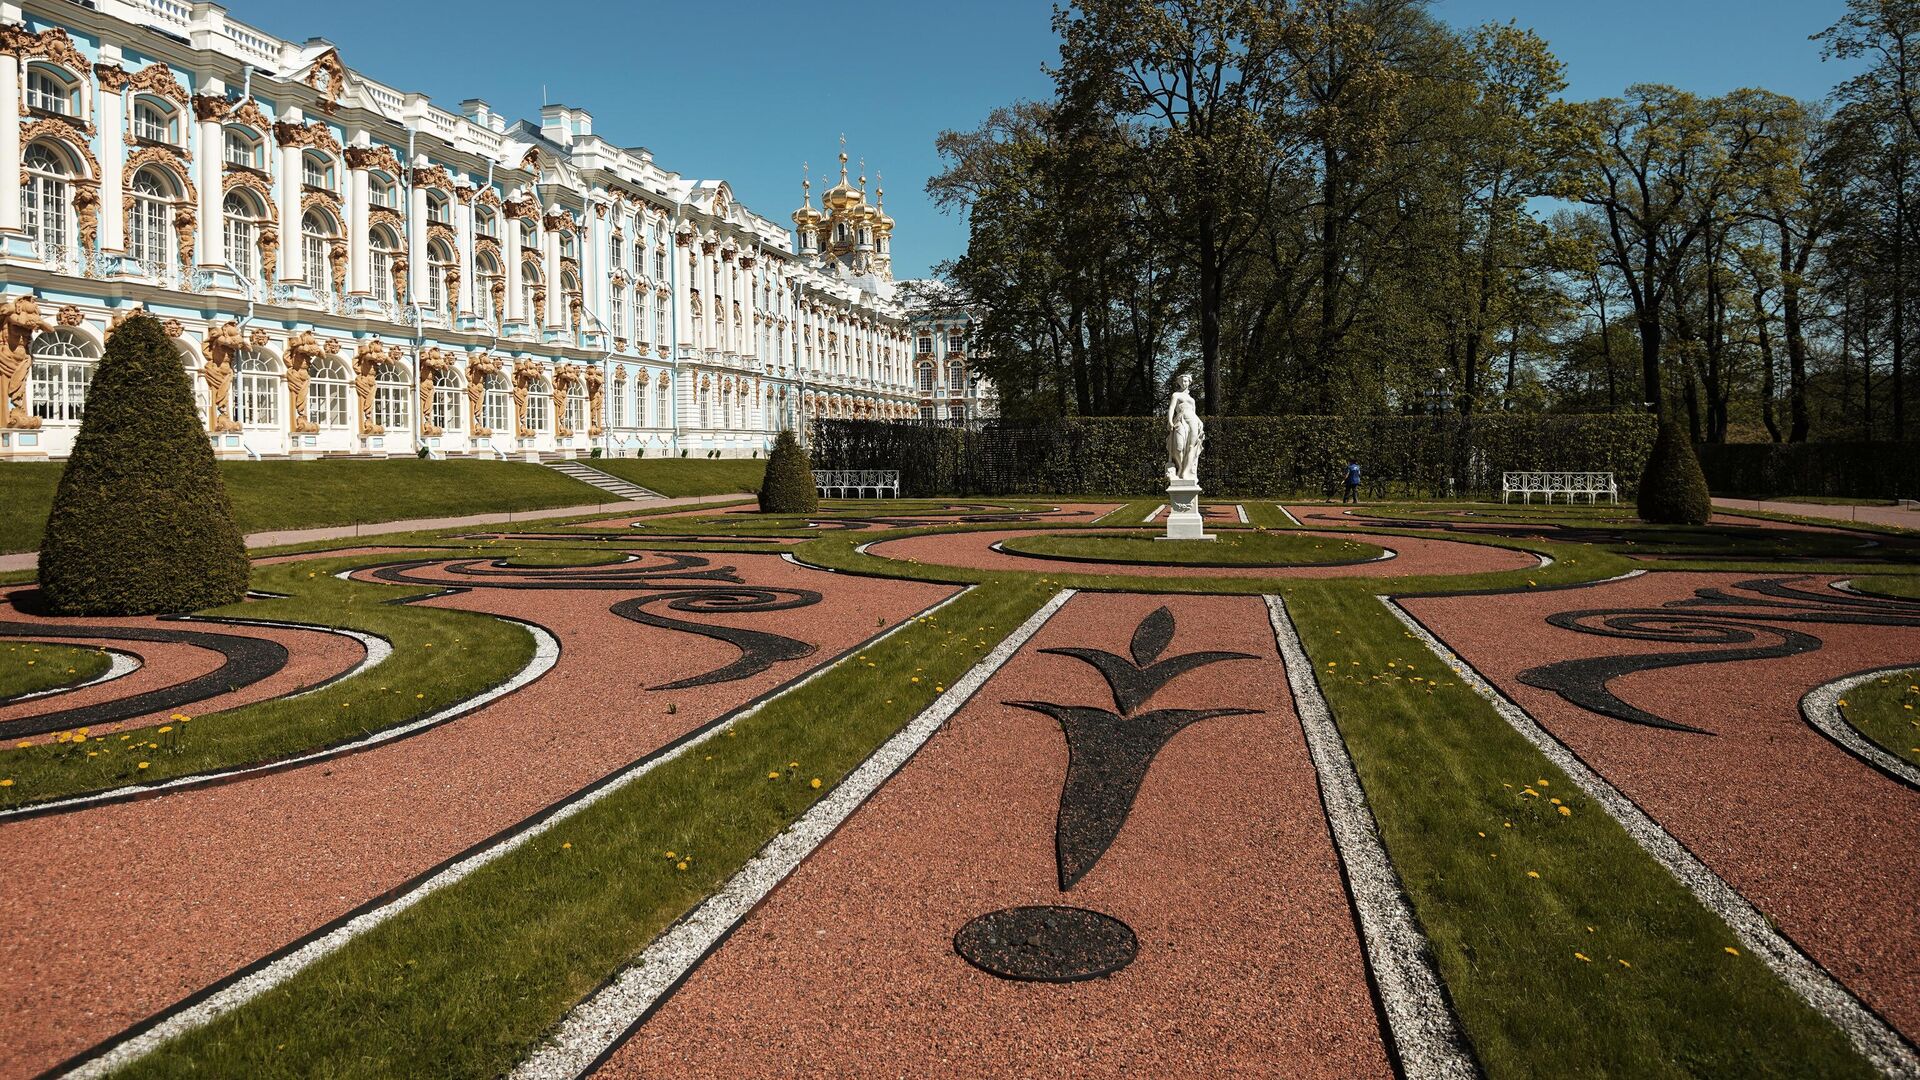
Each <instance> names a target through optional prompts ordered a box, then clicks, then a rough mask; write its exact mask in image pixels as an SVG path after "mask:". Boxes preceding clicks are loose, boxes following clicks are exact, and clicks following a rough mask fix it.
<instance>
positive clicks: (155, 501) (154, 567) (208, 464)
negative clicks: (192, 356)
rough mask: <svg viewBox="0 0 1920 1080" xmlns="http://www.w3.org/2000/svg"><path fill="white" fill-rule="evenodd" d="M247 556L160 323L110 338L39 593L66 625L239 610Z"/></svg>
mask: <svg viewBox="0 0 1920 1080" xmlns="http://www.w3.org/2000/svg"><path fill="white" fill-rule="evenodd" d="M247 572H248V565H247V550H246V545H245V543H244V542H243V541H242V539H241V537H240V530H239V528H238V527H237V526H236V525H235V524H234V520H233V507H232V504H231V503H230V502H229V501H228V498H227V488H226V483H225V481H224V480H222V479H221V476H220V468H219V465H218V463H217V462H215V461H214V457H213V447H212V445H211V444H210V443H209V442H208V441H207V433H206V430H205V429H204V428H203V427H202V426H201V424H200V416H199V412H198V410H197V409H196V407H195V405H194V401H193V384H192V382H191V381H190V379H189V377H188V375H187V372H186V369H185V368H184V367H182V366H181V364H180V357H179V354H178V353H177V352H175V351H174V346H173V342H171V341H169V340H168V339H167V335H166V332H165V331H164V330H162V329H161V327H160V322H159V320H157V319H154V318H152V317H151V316H147V315H136V316H134V317H133V318H131V319H128V320H127V321H126V322H124V323H122V324H121V326H120V328H119V329H118V330H115V331H114V332H113V333H112V335H111V336H110V337H109V338H108V340H107V348H106V354H105V355H104V356H103V357H102V358H101V360H100V366H99V369H98V371H97V372H95V374H94V378H93V382H92V385H91V386H90V387H89V388H88V391H87V410H86V414H85V416H84V417H83V418H82V420H81V424H80V433H79V435H78V436H76V437H75V439H74V444H73V454H72V456H70V457H69V458H68V459H67V465H66V469H65V471H63V472H62V473H61V475H60V486H59V488H58V489H57V490H56V491H55V493H54V497H53V509H52V512H51V513H50V514H49V515H48V517H47V530H46V535H45V538H44V539H43V540H42V541H41V545H40V587H41V590H42V591H43V592H44V593H45V595H46V598H47V601H48V605H49V606H50V607H51V609H52V610H53V611H55V612H57V613H59V614H63V615H154V614H168V613H174V612H185V611H195V610H198V609H201V608H206V607H213V606H215V605H219V604H230V603H235V602H237V601H239V600H240V599H241V598H242V597H243V596H245V595H246V591H247Z"/></svg>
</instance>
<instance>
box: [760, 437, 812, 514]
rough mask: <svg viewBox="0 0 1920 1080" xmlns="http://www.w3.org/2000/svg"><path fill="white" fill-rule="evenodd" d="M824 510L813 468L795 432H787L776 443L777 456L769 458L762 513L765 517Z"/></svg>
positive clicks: (762, 488)
mask: <svg viewBox="0 0 1920 1080" xmlns="http://www.w3.org/2000/svg"><path fill="white" fill-rule="evenodd" d="M819 508H820V493H819V491H818V490H816V489H815V488H814V486H813V465H812V464H811V463H810V462H809V461H808V460H807V452H806V450H804V449H802V448H801V446H800V440H798V439H796V438H794V437H793V432H791V431H783V432H781V433H780V435H779V437H778V438H776V439H775V440H774V441H773V453H772V454H771V455H769V456H768V458H767V473H766V476H764V477H762V478H761V480H760V512H761V513H763V514H811V513H813V512H814V511H815V510H818V509H819Z"/></svg>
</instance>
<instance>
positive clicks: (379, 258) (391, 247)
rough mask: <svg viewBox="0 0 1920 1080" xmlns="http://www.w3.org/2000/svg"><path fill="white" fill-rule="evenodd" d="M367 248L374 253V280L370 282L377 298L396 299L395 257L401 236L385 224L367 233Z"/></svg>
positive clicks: (372, 273) (369, 284)
mask: <svg viewBox="0 0 1920 1080" xmlns="http://www.w3.org/2000/svg"><path fill="white" fill-rule="evenodd" d="M367 239H368V241H369V243H368V245H367V248H368V250H369V252H370V253H371V255H372V259H371V263H372V272H371V276H372V278H373V280H372V281H371V282H369V283H368V287H369V288H370V289H371V290H372V292H373V295H374V298H375V299H377V300H388V301H391V300H392V299H394V296H393V257H394V255H395V254H397V253H398V252H399V250H400V238H399V237H397V236H395V235H393V230H392V229H389V228H387V227H386V226H384V225H381V226H377V227H375V228H374V229H373V230H372V231H371V232H370V233H368V234H367Z"/></svg>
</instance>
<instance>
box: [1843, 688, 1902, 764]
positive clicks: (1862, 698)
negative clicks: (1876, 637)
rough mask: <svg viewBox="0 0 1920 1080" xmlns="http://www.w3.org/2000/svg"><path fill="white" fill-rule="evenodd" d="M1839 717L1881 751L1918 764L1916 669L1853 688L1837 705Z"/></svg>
mask: <svg viewBox="0 0 1920 1080" xmlns="http://www.w3.org/2000/svg"><path fill="white" fill-rule="evenodd" d="M1840 715H1841V716H1844V717H1846V720H1847V723H1849V724H1852V725H1853V726H1854V727H1855V728H1856V729H1858V730H1859V732H1860V734H1862V735H1865V736H1866V737H1867V738H1869V739H1872V740H1873V741H1874V743H1875V744H1876V745H1878V746H1879V747H1880V748H1881V749H1882V750H1885V751H1886V752H1887V753H1889V754H1892V755H1893V756H1894V757H1897V758H1900V759H1902V760H1904V761H1908V762H1911V763H1912V764H1915V765H1920V668H1916V669H1912V670H1908V671H1894V672H1888V673H1887V674H1885V675H1883V676H1881V677H1880V678H1878V679H1875V680H1873V681H1872V682H1870V683H1867V684H1866V685H1864V686H1859V687H1856V688H1855V689H1854V690H1853V692H1852V693H1850V694H1848V695H1847V696H1846V699H1845V700H1843V701H1842V702H1841V703H1840Z"/></svg>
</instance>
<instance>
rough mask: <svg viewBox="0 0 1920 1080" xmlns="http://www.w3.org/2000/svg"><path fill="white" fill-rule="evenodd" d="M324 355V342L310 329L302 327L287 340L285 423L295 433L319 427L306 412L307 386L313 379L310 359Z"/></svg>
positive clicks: (314, 429) (316, 358)
mask: <svg viewBox="0 0 1920 1080" xmlns="http://www.w3.org/2000/svg"><path fill="white" fill-rule="evenodd" d="M325 355H327V347H326V345H324V344H322V343H321V341H320V338H319V337H318V336H317V335H315V334H314V332H313V331H311V330H302V331H300V332H299V333H297V334H295V335H293V337H291V338H289V339H288V340H287V416H288V418H289V419H288V422H287V423H288V427H289V428H290V429H291V430H292V431H293V432H294V433H296V434H302V435H305V434H312V433H313V432H316V431H319V430H320V425H319V424H316V423H314V422H313V418H312V417H311V416H308V415H307V385H308V383H309V382H310V381H311V380H312V378H313V362H314V361H315V360H318V359H320V358H321V357H323V356H325Z"/></svg>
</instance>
